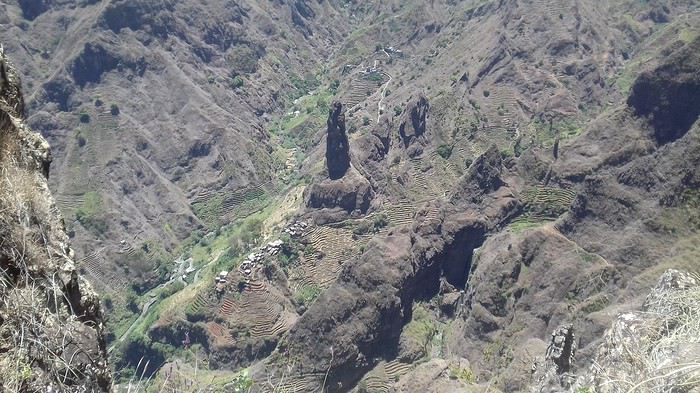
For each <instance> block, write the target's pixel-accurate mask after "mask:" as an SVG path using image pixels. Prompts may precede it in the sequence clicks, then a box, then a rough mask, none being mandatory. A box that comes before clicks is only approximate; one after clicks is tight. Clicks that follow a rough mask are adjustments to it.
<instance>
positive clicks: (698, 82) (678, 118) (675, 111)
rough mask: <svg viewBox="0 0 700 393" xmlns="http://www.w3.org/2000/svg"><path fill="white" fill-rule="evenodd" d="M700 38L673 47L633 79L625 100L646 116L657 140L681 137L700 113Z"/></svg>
mask: <svg viewBox="0 0 700 393" xmlns="http://www.w3.org/2000/svg"><path fill="white" fill-rule="evenodd" d="M698 69H700V38H696V39H695V40H694V41H692V42H691V43H689V44H687V45H684V46H682V47H681V48H679V49H677V50H675V51H674V52H673V53H672V54H671V55H670V56H669V57H668V58H667V59H666V60H665V61H664V62H663V64H661V65H660V66H658V67H657V68H656V69H655V70H653V71H650V72H645V73H643V74H642V75H641V76H640V77H639V78H637V80H636V82H635V83H634V86H633V87H632V93H631V95H630V97H629V99H628V100H627V103H628V104H629V105H630V106H631V107H632V108H634V110H635V112H636V114H637V115H639V116H647V117H649V119H650V122H651V124H652V125H653V127H654V136H655V138H656V140H657V142H658V143H660V144H664V143H668V142H673V141H675V140H676V139H678V138H680V137H681V136H683V135H684V134H685V133H686V132H687V131H688V129H689V128H690V126H691V125H693V123H694V122H695V121H696V120H697V119H698V116H699V115H700V105H698V102H700V72H698Z"/></svg>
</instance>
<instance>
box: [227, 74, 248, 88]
mask: <svg viewBox="0 0 700 393" xmlns="http://www.w3.org/2000/svg"><path fill="white" fill-rule="evenodd" d="M244 83H245V82H244V81H243V78H241V76H240V75H236V76H234V77H233V78H231V83H230V86H231V88H233V89H238V88H241V87H243V84H244Z"/></svg>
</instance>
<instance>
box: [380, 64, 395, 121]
mask: <svg viewBox="0 0 700 393" xmlns="http://www.w3.org/2000/svg"><path fill="white" fill-rule="evenodd" d="M382 72H383V73H384V74H385V75H386V76H388V77H389V80H388V81H386V83H384V87H382V90H381V92H380V93H379V94H380V97H379V102H378V103H377V124H379V118H380V117H382V111H383V110H384V107H383V106H382V103H383V102H384V97H386V89H387V88H388V87H389V83H391V80H392V79H393V78H392V77H391V74H389V73H388V72H384V71H382Z"/></svg>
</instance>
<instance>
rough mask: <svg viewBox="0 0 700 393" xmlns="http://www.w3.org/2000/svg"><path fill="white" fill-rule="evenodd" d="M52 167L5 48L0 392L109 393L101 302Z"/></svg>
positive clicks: (0, 143) (0, 134) (0, 80)
mask: <svg viewBox="0 0 700 393" xmlns="http://www.w3.org/2000/svg"><path fill="white" fill-rule="evenodd" d="M50 162H51V155H50V151H49V145H48V143H46V141H45V140H44V138H43V137H41V136H40V135H39V134H37V133H34V132H33V131H31V130H30V129H29V128H28V127H27V125H26V124H25V119H24V99H23V96H22V93H21V84H20V80H19V77H18V74H17V72H16V70H15V69H14V68H13V66H12V65H11V64H10V63H9V61H8V60H7V59H6V58H5V54H4V52H3V51H2V49H1V48H0V182H1V186H0V211H2V215H1V216H0V238H2V239H3V241H2V243H1V244H0V374H1V375H2V379H1V380H0V390H2V391H8V392H10V391H12V392H15V391H17V392H18V391H23V392H46V391H76V392H77V391H87V392H101V391H108V390H109V389H110V384H111V381H110V371H109V368H108V366H107V354H106V348H105V342H104V337H103V330H104V325H103V319H102V311H101V308H100V302H99V298H98V296H97V294H96V293H95V292H94V291H93V290H92V287H91V286H90V284H89V283H88V282H87V281H86V280H85V279H84V278H83V277H82V276H81V275H79V274H78V272H77V270H76V266H75V263H74V262H73V258H74V256H73V251H72V250H71V248H70V245H69V242H68V236H67V235H66V232H65V228H64V224H63V219H62V218H61V216H60V214H59V213H58V211H57V209H56V205H55V203H54V200H53V197H52V196H51V193H50V192H49V189H48V183H47V181H48V178H47V176H48V169H49V164H50Z"/></svg>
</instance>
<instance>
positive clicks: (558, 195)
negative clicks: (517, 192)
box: [523, 187, 576, 215]
mask: <svg viewBox="0 0 700 393" xmlns="http://www.w3.org/2000/svg"><path fill="white" fill-rule="evenodd" d="M575 199H576V192H575V191H574V190H571V189H565V188H556V187H531V188H528V189H526V190H525V191H524V192H523V201H524V202H525V203H526V205H527V207H528V208H529V209H531V210H532V209H535V210H538V211H540V212H543V213H546V214H557V215H558V214H561V213H562V212H564V211H567V210H569V207H571V204H572V203H574V200H575Z"/></svg>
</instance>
